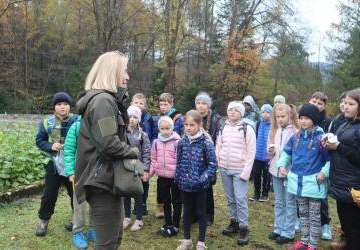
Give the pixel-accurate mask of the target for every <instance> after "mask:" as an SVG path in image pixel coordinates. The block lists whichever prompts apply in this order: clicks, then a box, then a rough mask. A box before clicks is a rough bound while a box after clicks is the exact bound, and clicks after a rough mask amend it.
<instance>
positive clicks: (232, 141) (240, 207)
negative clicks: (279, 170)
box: [216, 101, 256, 245]
mask: <svg viewBox="0 0 360 250" xmlns="http://www.w3.org/2000/svg"><path fill="white" fill-rule="evenodd" d="M244 114H245V106H244V105H243V104H242V103H241V102H238V101H233V102H230V103H229V105H228V107H227V116H228V119H227V120H226V121H225V126H224V128H223V130H222V131H221V132H220V133H219V136H218V139H217V142H216V155H217V158H218V165H219V169H220V173H221V179H222V183H223V188H224V191H225V195H226V199H227V202H228V209H229V215H230V224H229V226H228V227H227V228H226V229H224V230H223V231H222V234H224V235H229V236H230V235H233V234H235V233H238V232H239V234H240V237H239V239H238V241H237V244H238V245H246V244H247V243H248V242H249V229H248V224H249V210H248V204H247V191H248V185H249V178H250V173H251V170H252V167H253V164H254V159H255V150H256V135H255V131H254V129H253V128H252V127H251V126H250V125H249V124H246V123H245V122H244V120H243V117H244Z"/></svg>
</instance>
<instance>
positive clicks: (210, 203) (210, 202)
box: [206, 185, 214, 223]
mask: <svg viewBox="0 0 360 250" xmlns="http://www.w3.org/2000/svg"><path fill="white" fill-rule="evenodd" d="M206 220H207V221H209V222H211V223H214V191H213V186H212V185H211V186H210V187H209V188H208V189H206Z"/></svg>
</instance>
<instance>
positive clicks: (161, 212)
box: [155, 203, 164, 218]
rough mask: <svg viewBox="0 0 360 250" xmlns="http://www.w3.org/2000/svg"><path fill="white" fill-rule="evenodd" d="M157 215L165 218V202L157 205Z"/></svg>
mask: <svg viewBox="0 0 360 250" xmlns="http://www.w3.org/2000/svg"><path fill="white" fill-rule="evenodd" d="M155 217H156V218H164V204H162V203H159V204H157V205H156V211H155Z"/></svg>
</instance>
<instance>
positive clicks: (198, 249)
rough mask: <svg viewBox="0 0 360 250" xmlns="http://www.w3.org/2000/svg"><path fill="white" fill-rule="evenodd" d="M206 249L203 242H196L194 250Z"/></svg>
mask: <svg viewBox="0 0 360 250" xmlns="http://www.w3.org/2000/svg"><path fill="white" fill-rule="evenodd" d="M206 248H207V247H206V246H205V243H204V242H201V241H198V243H197V244H196V250H205V249H206Z"/></svg>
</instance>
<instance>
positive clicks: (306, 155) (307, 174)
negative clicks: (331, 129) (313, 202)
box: [276, 127, 330, 199]
mask: <svg viewBox="0 0 360 250" xmlns="http://www.w3.org/2000/svg"><path fill="white" fill-rule="evenodd" d="M323 133H324V131H323V130H322V129H321V128H320V127H315V129H314V132H313V135H312V134H311V131H307V130H300V131H299V132H298V133H296V134H294V135H293V136H292V137H291V138H290V139H289V141H288V143H287V144H286V146H285V148H284V150H283V152H282V153H281V155H280V159H279V160H278V161H277V162H276V167H278V168H279V167H287V166H289V165H290V164H291V165H292V167H291V169H289V173H288V176H287V178H288V182H287V191H288V192H289V193H291V194H294V195H297V196H299V197H309V198H318V199H324V198H326V197H327V188H328V182H327V179H326V180H325V181H324V182H323V183H321V184H320V183H318V182H317V180H316V176H317V175H318V174H319V173H320V172H322V173H324V174H325V176H326V177H327V178H328V176H329V168H330V153H329V152H328V151H327V150H326V149H325V148H323V147H322V146H321V144H320V141H321V135H322V134H323ZM311 141H312V142H311ZM310 144H311V147H309V146H310Z"/></svg>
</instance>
